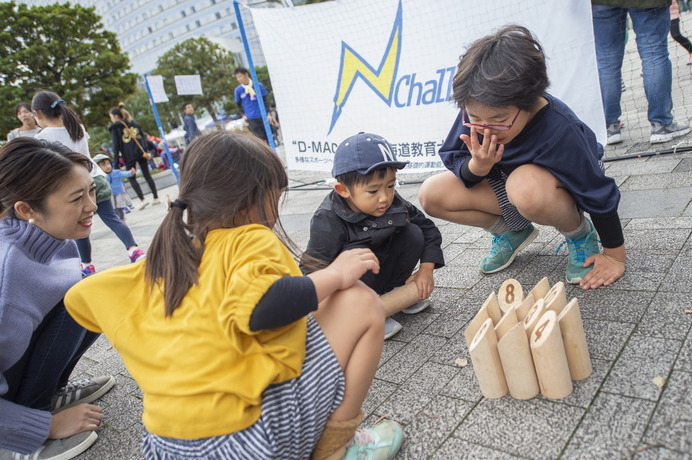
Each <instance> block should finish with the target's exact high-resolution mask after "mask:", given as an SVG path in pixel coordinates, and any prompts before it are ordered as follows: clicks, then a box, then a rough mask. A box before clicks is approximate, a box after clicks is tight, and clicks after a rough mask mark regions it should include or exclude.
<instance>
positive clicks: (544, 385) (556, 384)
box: [529, 310, 573, 399]
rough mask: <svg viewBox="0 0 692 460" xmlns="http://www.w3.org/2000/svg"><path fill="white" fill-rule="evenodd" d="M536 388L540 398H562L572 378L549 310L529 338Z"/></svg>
mask: <svg viewBox="0 0 692 460" xmlns="http://www.w3.org/2000/svg"><path fill="white" fill-rule="evenodd" d="M529 343H530V345H531V356H533V362H534V365H535V367H536V375H537V376H538V385H539V386H540V388H541V393H543V396H545V397H546V398H549V399H562V398H564V397H566V396H568V395H569V394H570V393H572V389H573V386H572V379H571V378H570V373H569V365H568V364H567V355H566V354H565V346H564V344H563V343H562V335H561V334H560V327H559V325H558V321H557V315H556V314H555V312H554V311H553V310H548V311H546V312H545V313H543V315H542V316H541V317H540V319H539V320H538V324H536V327H535V328H534V330H533V332H532V333H531V337H530V338H529Z"/></svg>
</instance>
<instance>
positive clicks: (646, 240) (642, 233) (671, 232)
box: [623, 227, 690, 254]
mask: <svg viewBox="0 0 692 460" xmlns="http://www.w3.org/2000/svg"><path fill="white" fill-rule="evenodd" d="M623 231H624V234H625V241H626V242H627V247H630V248H637V249H638V250H641V251H650V252H653V253H662V254H671V253H672V254H677V252H678V251H679V250H680V249H681V248H682V247H683V245H684V244H685V241H686V240H687V238H688V236H689V234H690V230H689V229H684V228H671V229H659V230H657V231H656V232H652V231H651V230H634V229H633V230H630V229H628V228H627V227H625V229H624V230H623Z"/></svg>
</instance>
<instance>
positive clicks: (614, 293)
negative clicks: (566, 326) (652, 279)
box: [566, 275, 654, 323]
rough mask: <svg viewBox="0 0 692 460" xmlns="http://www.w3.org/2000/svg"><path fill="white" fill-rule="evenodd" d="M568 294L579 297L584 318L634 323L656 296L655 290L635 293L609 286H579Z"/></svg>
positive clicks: (571, 296)
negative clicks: (598, 287) (591, 288)
mask: <svg viewBox="0 0 692 460" xmlns="http://www.w3.org/2000/svg"><path fill="white" fill-rule="evenodd" d="M625 276H626V275H625ZM619 282H620V281H619V280H618V283H619ZM616 284H617V283H616ZM566 294H567V299H568V300H571V299H572V298H574V297H576V298H577V301H578V302H579V311H580V312H581V317H582V318H583V319H586V318H588V319H598V320H604V321H617V322H632V323H638V322H639V320H640V319H641V317H642V316H643V315H644V313H645V312H646V309H647V308H648V307H649V304H650V303H651V301H652V299H653V298H654V293H653V292H636V293H633V292H630V291H621V290H617V289H609V288H606V289H604V288H600V289H594V290H589V291H584V290H582V289H580V288H579V287H577V286H574V287H572V288H571V289H570V291H569V292H567V293H566Z"/></svg>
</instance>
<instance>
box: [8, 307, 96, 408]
mask: <svg viewBox="0 0 692 460" xmlns="http://www.w3.org/2000/svg"><path fill="white" fill-rule="evenodd" d="M98 336H99V334H96V333H95V332H90V331H87V330H86V329H84V328H83V327H82V326H80V325H79V324H77V323H76V322H75V320H73V319H72V317H71V316H70V315H69V314H68V313H67V310H65V305H64V304H63V302H62V301H60V303H58V304H57V305H56V306H55V307H54V308H53V309H52V310H51V311H50V312H49V313H48V314H47V315H46V316H45V318H43V321H41V323H40V324H39V325H38V327H37V328H36V330H35V331H34V333H33V334H32V335H31V342H30V343H29V347H28V348H27V349H26V351H25V352H24V355H23V356H22V357H21V358H20V359H19V361H17V362H16V363H15V364H14V365H13V366H12V367H11V368H9V369H8V370H7V372H5V373H4V374H3V375H4V377H5V378H6V379H7V385H8V391H7V394H5V395H4V396H3V398H4V399H7V400H9V401H12V402H14V403H16V404H20V405H22V406H25V407H30V408H32V409H38V410H50V407H51V400H52V398H53V394H54V393H55V391H56V390H57V389H58V388H60V387H62V386H65V384H67V380H68V379H69V377H70V374H71V373H72V370H73V369H74V367H75V366H76V365H77V362H78V361H79V359H80V358H81V357H82V355H83V354H84V352H85V351H87V350H88V349H89V347H90V346H91V345H92V344H93V343H94V341H95V340H96V339H97V338H98Z"/></svg>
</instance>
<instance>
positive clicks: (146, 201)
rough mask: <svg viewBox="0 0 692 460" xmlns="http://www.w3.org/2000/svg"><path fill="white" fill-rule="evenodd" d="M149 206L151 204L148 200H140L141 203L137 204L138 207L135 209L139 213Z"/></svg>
mask: <svg viewBox="0 0 692 460" xmlns="http://www.w3.org/2000/svg"><path fill="white" fill-rule="evenodd" d="M150 204H151V203H149V200H142V202H141V203H139V206H138V207H137V209H139V210H140V211H141V210H142V209H144V208H146V207H147V206H149V205H150Z"/></svg>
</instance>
